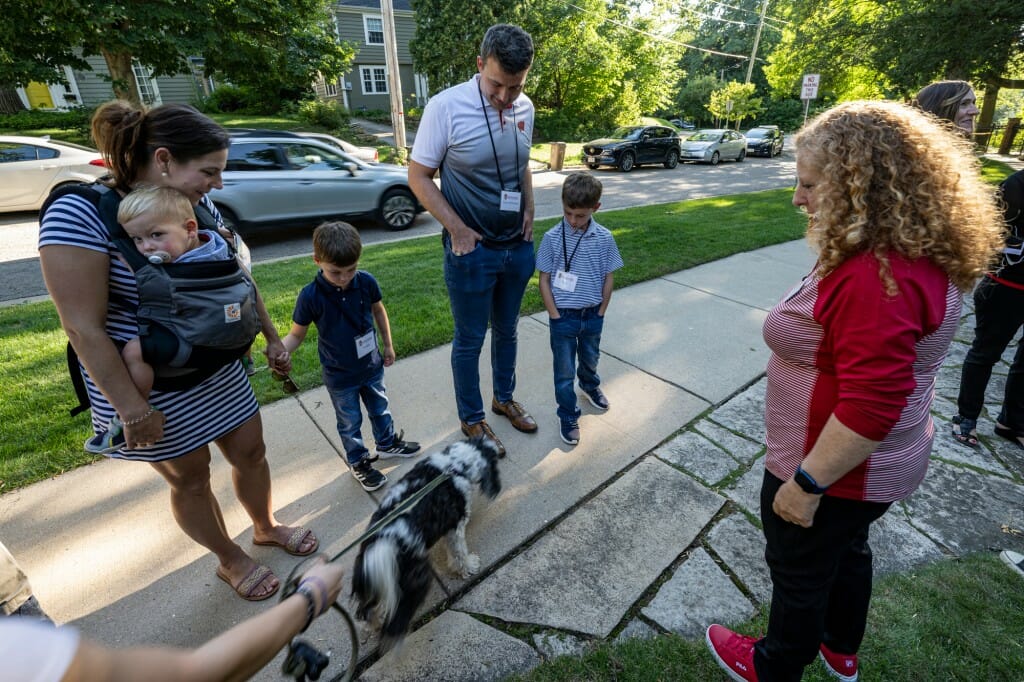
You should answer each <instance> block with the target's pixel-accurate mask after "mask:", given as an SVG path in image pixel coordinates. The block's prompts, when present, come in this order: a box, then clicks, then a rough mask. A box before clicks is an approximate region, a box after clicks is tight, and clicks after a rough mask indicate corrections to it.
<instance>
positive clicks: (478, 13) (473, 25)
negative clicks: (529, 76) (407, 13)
mask: <svg viewBox="0 0 1024 682" xmlns="http://www.w3.org/2000/svg"><path fill="white" fill-rule="evenodd" d="M517 6H520V7H525V4H524V5H519V4H518V3H507V2H497V0H474V1H473V2H466V3H462V2H451V0H412V9H413V12H414V13H415V18H416V33H415V35H414V36H413V39H412V40H411V41H410V42H409V51H410V52H411V53H412V58H413V60H414V61H415V62H416V68H417V70H419V71H420V72H421V73H422V74H423V75H425V76H426V77H427V83H428V84H429V86H430V90H431V92H440V91H441V90H444V89H445V88H447V87H450V86H452V85H455V84H456V83H461V82H462V81H465V80H467V79H468V78H469V77H470V76H472V75H473V74H474V73H476V71H477V68H476V57H477V55H478V54H479V53H480V41H481V40H482V39H483V37H484V33H486V32H487V29H488V27H490V26H492V25H493V24H499V23H513V24H517V23H520V17H521V15H522V13H523V12H522V11H521V10H520V11H517V10H516V7H517ZM534 38H536V36H534ZM535 47H536V46H535Z"/></svg>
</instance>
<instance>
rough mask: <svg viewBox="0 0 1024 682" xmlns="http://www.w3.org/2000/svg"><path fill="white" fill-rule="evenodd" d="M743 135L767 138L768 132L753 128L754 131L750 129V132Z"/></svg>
mask: <svg viewBox="0 0 1024 682" xmlns="http://www.w3.org/2000/svg"><path fill="white" fill-rule="evenodd" d="M744 134H745V135H746V136H747V137H767V136H768V131H767V130H765V129H764V128H761V129H758V128H754V129H752V130H748V131H747V132H746V133H744Z"/></svg>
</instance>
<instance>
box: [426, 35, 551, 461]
mask: <svg viewBox="0 0 1024 682" xmlns="http://www.w3.org/2000/svg"><path fill="white" fill-rule="evenodd" d="M532 63H533V40H532V39H531V38H530V35H529V34H528V33H527V32H526V31H524V30H523V29H521V28H519V27H518V26H513V25H511V24H496V25H494V26H491V27H490V28H489V29H488V30H487V33H486V34H485V35H484V39H483V42H482V43H481V45H480V55H479V56H478V57H477V69H478V71H479V73H477V74H474V75H473V77H472V78H471V79H470V80H469V81H467V82H465V83H461V84H459V85H455V86H453V87H450V88H448V89H447V90H444V91H442V92H440V93H438V94H437V95H435V96H434V97H433V98H431V100H430V101H429V102H428V103H427V106H426V108H425V109H424V111H423V118H422V119H421V121H420V126H419V128H418V130H417V132H416V144H415V146H414V147H413V150H412V156H411V160H410V163H409V185H410V187H412V190H413V192H415V193H416V196H417V198H418V199H419V200H420V203H422V204H423V206H425V207H426V209H427V210H428V211H430V213H431V215H433V216H434V217H435V218H436V219H437V220H438V222H440V223H441V225H443V226H444V233H443V242H444V250H445V259H444V276H445V283H446V284H447V286H448V298H449V301H450V302H451V308H452V318H453V320H454V323H455V338H454V340H453V342H452V375H453V380H454V384H455V401H456V405H457V407H458V412H459V419H460V421H461V427H462V431H463V433H465V434H466V435H467V436H477V435H485V436H488V437H489V438H491V439H493V440H494V441H495V442H496V443H497V444H498V449H499V453H500V454H501V455H502V456H504V454H505V448H504V447H503V446H502V445H501V442H500V441H499V440H498V438H497V437H496V436H495V435H494V432H493V431H492V430H491V428H490V426H489V425H488V424H487V422H486V421H485V420H484V416H485V412H484V404H483V398H482V396H481V394H480V372H479V359H480V351H481V349H482V348H483V341H484V336H485V335H486V333H487V325H488V322H490V325H491V337H492V339H491V370H492V386H493V390H494V396H493V398H492V401H491V410H492V411H493V412H494V413H495V414H500V415H503V416H505V417H508V419H509V421H510V422H511V423H512V426H513V427H515V428H516V429H518V430H520V431H523V432H525V433H533V432H535V431H536V430H537V422H536V421H534V419H533V417H531V416H530V415H529V414H528V413H527V412H526V410H525V409H523V407H522V405H520V404H519V403H518V402H516V401H515V400H513V398H512V394H513V392H514V391H515V384H516V376H515V368H516V347H517V336H516V327H517V324H518V321H519V307H520V304H521V303H522V299H523V292H524V291H525V290H526V284H527V282H529V280H530V277H531V276H532V275H533V269H534V256H533V214H534V204H533V181H532V178H531V176H530V172H529V165H528V164H529V159H530V142H531V140H532V136H533V120H534V110H533V103H532V102H531V101H530V99H529V98H528V97H527V96H526V95H524V94H523V85H524V83H525V82H526V76H527V73H528V72H529V70H530V66H531V64H532ZM438 169H440V171H441V186H440V188H438V186H437V185H435V184H434V180H433V178H434V174H435V173H436V172H437V170H438Z"/></svg>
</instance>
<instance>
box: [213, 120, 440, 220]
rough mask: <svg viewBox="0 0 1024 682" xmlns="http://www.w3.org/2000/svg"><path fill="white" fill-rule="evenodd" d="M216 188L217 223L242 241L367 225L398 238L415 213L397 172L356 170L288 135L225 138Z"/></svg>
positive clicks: (352, 162) (338, 154) (321, 147)
mask: <svg viewBox="0 0 1024 682" xmlns="http://www.w3.org/2000/svg"><path fill="white" fill-rule="evenodd" d="M223 181H224V187H223V188H222V189H219V190H214V191H213V192H211V193H210V199H212V200H213V203H214V204H216V206H217V208H218V210H219V211H220V212H221V214H222V215H223V217H224V220H225V221H226V222H228V223H229V224H231V225H232V226H234V227H237V228H240V229H241V231H242V232H243V233H245V232H246V231H248V229H249V228H256V227H263V226H265V227H285V226H288V225H310V224H314V223H317V222H319V221H322V220H331V219H341V220H356V219H370V220H374V221H376V222H379V223H381V224H382V225H384V226H385V227H387V228H388V229H391V230H404V229H405V228H407V227H409V226H411V225H412V224H413V221H414V220H415V219H416V215H417V214H418V213H419V212H421V211H423V207H422V206H420V205H419V203H418V202H417V201H416V198H415V197H414V196H413V193H412V190H410V189H409V181H408V177H407V174H406V169H405V168H403V167H401V166H394V165H389V164H373V165H371V164H365V163H361V162H359V161H357V160H356V159H354V158H352V157H350V156H348V155H346V154H345V153H344V152H342V151H340V150H338V149H336V148H334V147H331V146H329V145H327V144H324V143H322V142H318V141H315V140H310V139H306V138H302V137H298V136H296V135H294V134H288V133H280V134H274V133H273V132H270V131H268V132H267V134H262V135H261V134H259V132H258V131H246V132H245V133H242V134H236V135H233V136H232V140H231V147H230V148H229V150H228V163H227V167H226V168H225V170H224V175H223Z"/></svg>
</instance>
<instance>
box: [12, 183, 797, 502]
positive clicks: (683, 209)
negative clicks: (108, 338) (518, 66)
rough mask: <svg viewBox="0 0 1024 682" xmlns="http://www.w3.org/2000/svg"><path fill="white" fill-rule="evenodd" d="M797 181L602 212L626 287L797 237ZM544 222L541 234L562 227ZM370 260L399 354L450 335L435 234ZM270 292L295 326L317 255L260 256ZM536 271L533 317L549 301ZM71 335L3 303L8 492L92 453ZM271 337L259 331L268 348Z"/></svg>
mask: <svg viewBox="0 0 1024 682" xmlns="http://www.w3.org/2000/svg"><path fill="white" fill-rule="evenodd" d="M790 197H791V192H790V191H789V190H773V191H768V192H757V193H753V194H744V195H735V196H730V197H720V198H714V199H699V200H694V201H684V202H679V203H674V204H660V205H654V206H646V207H643V208H632V209H629V210H623V211H608V212H602V213H600V219H601V222H602V224H604V225H605V226H606V227H608V228H609V229H610V230H612V232H613V233H614V234H615V238H616V240H617V242H618V244H619V249H620V251H621V253H622V257H623V260H624V261H625V263H626V266H625V267H624V268H622V269H621V270H619V271H618V272H617V273H616V278H615V283H616V286H618V287H623V286H628V285H630V284H634V283H636V282H642V281H644V280H648V279H651V278H654V277H658V276H661V275H664V274H666V273H670V272H676V271H678V270H683V269H686V268H690V267H693V266H694V265H698V264H700V263H705V262H708V261H712V260H716V259H718V258H723V257H725V256H728V255H730V254H733V253H738V252H740V251H745V250H748V249H754V248H758V247H760V246H767V245H769V244H776V243H779V242H784V241H788V240H790V239H796V238H798V237H800V236H801V235H802V234H803V230H804V225H805V219H804V217H803V216H802V215H801V214H800V213H799V212H798V211H796V210H795V209H794V208H793V207H792V206H791V205H790ZM555 222H556V221H555V220H554V219H550V220H544V221H539V222H538V225H537V231H538V235H537V239H538V242H539V239H540V235H541V234H542V233H543V232H544V231H546V230H547V229H549V228H550V227H551V226H552V225H554V224H555ZM361 267H363V268H364V269H366V270H368V271H370V272H372V273H373V274H374V275H375V276H376V277H377V279H378V280H379V281H380V283H381V286H382V287H383V290H384V301H385V304H386V305H387V308H388V313H389V316H390V318H391V327H392V330H393V336H394V342H395V348H396V350H397V352H398V355H399V357H404V356H408V355H412V354H414V353H419V352H421V351H424V350H427V349H429V348H433V347H435V346H438V345H441V344H444V343H448V342H449V341H451V338H452V321H451V315H450V313H449V310H448V296H447V291H446V290H445V286H444V278H443V274H442V251H441V248H440V245H439V243H438V239H437V237H436V236H430V237H422V238H419V239H410V240H405V241H400V242H394V243H390V244H373V245H369V246H367V247H366V248H365V249H364V250H363V258H362V261H361ZM254 274H255V276H256V280H257V282H258V283H259V286H260V291H261V292H262V294H263V297H264V299H265V300H266V302H267V307H268V309H269V311H270V315H271V317H272V318H273V319H274V320H275V321H276V322H277V324H278V327H279V329H281V330H282V331H284V330H287V327H288V325H289V323H290V320H291V312H292V307H293V306H294V303H295V296H296V294H297V293H298V291H299V289H301V288H302V287H303V286H304V285H305V284H306V283H307V282H309V281H310V280H311V279H312V277H313V276H314V275H315V274H316V272H315V266H314V265H313V263H312V262H311V261H310V260H309V259H308V258H295V259H290V260H287V261H282V262H277V263H272V264H266V265H256V266H255V269H254ZM542 309H543V306H542V304H541V299H540V292H539V290H538V288H537V280H536V277H534V279H533V281H532V282H531V283H530V286H529V287H528V288H527V291H526V296H525V298H524V300H523V314H529V313H534V312H537V311H539V310H542ZM315 340H316V334H315V329H311V330H310V337H309V340H308V341H307V342H306V343H304V344H303V346H302V347H301V348H300V349H299V351H298V352H297V353H296V355H295V360H294V365H295V369H294V372H293V376H294V378H295V380H296V381H297V382H298V383H299V385H300V386H302V387H303V388H309V387H312V386H316V385H319V384H320V383H321V382H320V369H319V366H318V363H317V353H316V342H315ZM65 343H66V338H65V335H64V333H63V331H62V330H61V328H60V325H59V321H58V319H57V315H56V312H55V310H54V308H53V305H52V304H51V303H50V302H49V301H47V302H41V303H32V304H23V305H17V306H13V307H7V308H0V358H3V359H4V361H3V362H2V363H0V391H2V393H3V396H4V399H3V401H0V425H2V427H0V428H2V429H3V437H2V438H0V492H2V491H9V490H13V489H16V488H19V487H21V486H24V485H27V484H29V483H32V482H33V481H38V480H40V479H43V478H47V477H49V476H53V475H55V474H59V473H61V472H62V471H66V470H68V469H70V468H73V467H76V466H79V465H81V464H85V463H87V462H89V461H92V457H91V456H89V455H86V454H85V453H84V452H83V451H82V442H83V441H84V440H85V438H86V437H87V435H88V434H89V418H88V415H87V414H83V415H79V416H77V417H75V418H71V417H69V416H68V414H67V410H68V409H69V408H70V407H72V402H73V394H72V390H71V383H70V380H69V378H68V374H67V369H66V366H65V361H64V347H65ZM261 344H262V338H261V339H259V340H257V347H260V346H261ZM253 384H254V386H255V388H256V394H257V397H258V398H259V400H260V402H261V403H263V404H266V403H268V402H272V401H274V400H278V399H280V398H281V397H283V396H284V393H283V392H282V390H281V386H280V384H278V383H277V382H274V381H273V380H272V379H271V378H270V376H269V373H268V372H260V373H259V374H257V375H256V376H255V377H254V378H253Z"/></svg>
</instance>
